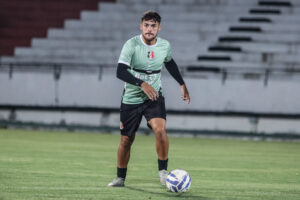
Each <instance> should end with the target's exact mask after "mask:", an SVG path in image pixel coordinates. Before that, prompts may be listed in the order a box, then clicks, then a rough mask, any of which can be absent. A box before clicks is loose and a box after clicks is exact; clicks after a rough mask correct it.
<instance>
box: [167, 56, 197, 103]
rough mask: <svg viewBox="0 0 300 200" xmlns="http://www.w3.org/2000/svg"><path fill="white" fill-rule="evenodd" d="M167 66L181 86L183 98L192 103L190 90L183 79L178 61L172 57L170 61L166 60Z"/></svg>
mask: <svg viewBox="0 0 300 200" xmlns="http://www.w3.org/2000/svg"><path fill="white" fill-rule="evenodd" d="M165 66H166V68H167V70H168V72H169V73H170V74H171V76H172V77H173V78H174V79H175V80H176V81H177V82H178V83H179V85H180V87H181V98H182V100H184V101H188V104H190V102H191V99H190V95H189V91H188V89H187V88H186V85H185V83H184V81H183V78H182V76H181V74H180V71H179V69H178V66H177V64H176V62H175V61H174V60H173V59H171V60H170V61H169V62H165Z"/></svg>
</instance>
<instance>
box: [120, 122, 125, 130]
mask: <svg viewBox="0 0 300 200" xmlns="http://www.w3.org/2000/svg"><path fill="white" fill-rule="evenodd" d="M123 128H124V126H123V123H122V122H120V129H121V130H123Z"/></svg>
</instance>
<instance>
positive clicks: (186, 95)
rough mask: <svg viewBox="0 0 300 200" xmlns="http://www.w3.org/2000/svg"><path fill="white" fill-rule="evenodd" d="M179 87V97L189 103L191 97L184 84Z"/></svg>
mask: <svg viewBox="0 0 300 200" xmlns="http://www.w3.org/2000/svg"><path fill="white" fill-rule="evenodd" d="M180 88H181V98H182V100H183V101H187V102H188V104H190V103H191V98H190V95H189V91H188V89H187V88H186V86H185V84H183V85H182V86H180Z"/></svg>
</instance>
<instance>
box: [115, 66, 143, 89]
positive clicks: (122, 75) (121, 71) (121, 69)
mask: <svg viewBox="0 0 300 200" xmlns="http://www.w3.org/2000/svg"><path fill="white" fill-rule="evenodd" d="M127 69H128V66H127V65H125V64H123V63H118V68H117V77H118V78H119V79H121V80H122V81H125V82H126V83H130V84H132V85H136V86H141V85H142V83H143V82H144V81H142V80H141V79H138V78H136V77H134V76H133V75H132V74H131V73H130V72H129V71H128V70H127Z"/></svg>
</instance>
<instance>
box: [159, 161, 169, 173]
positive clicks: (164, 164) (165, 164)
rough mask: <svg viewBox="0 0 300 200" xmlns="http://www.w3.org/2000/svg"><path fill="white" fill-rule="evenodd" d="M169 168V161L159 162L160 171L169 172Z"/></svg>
mask: <svg viewBox="0 0 300 200" xmlns="http://www.w3.org/2000/svg"><path fill="white" fill-rule="evenodd" d="M167 168H168V159H167V160H159V159H158V170H159V171H160V170H163V169H164V170H167Z"/></svg>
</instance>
